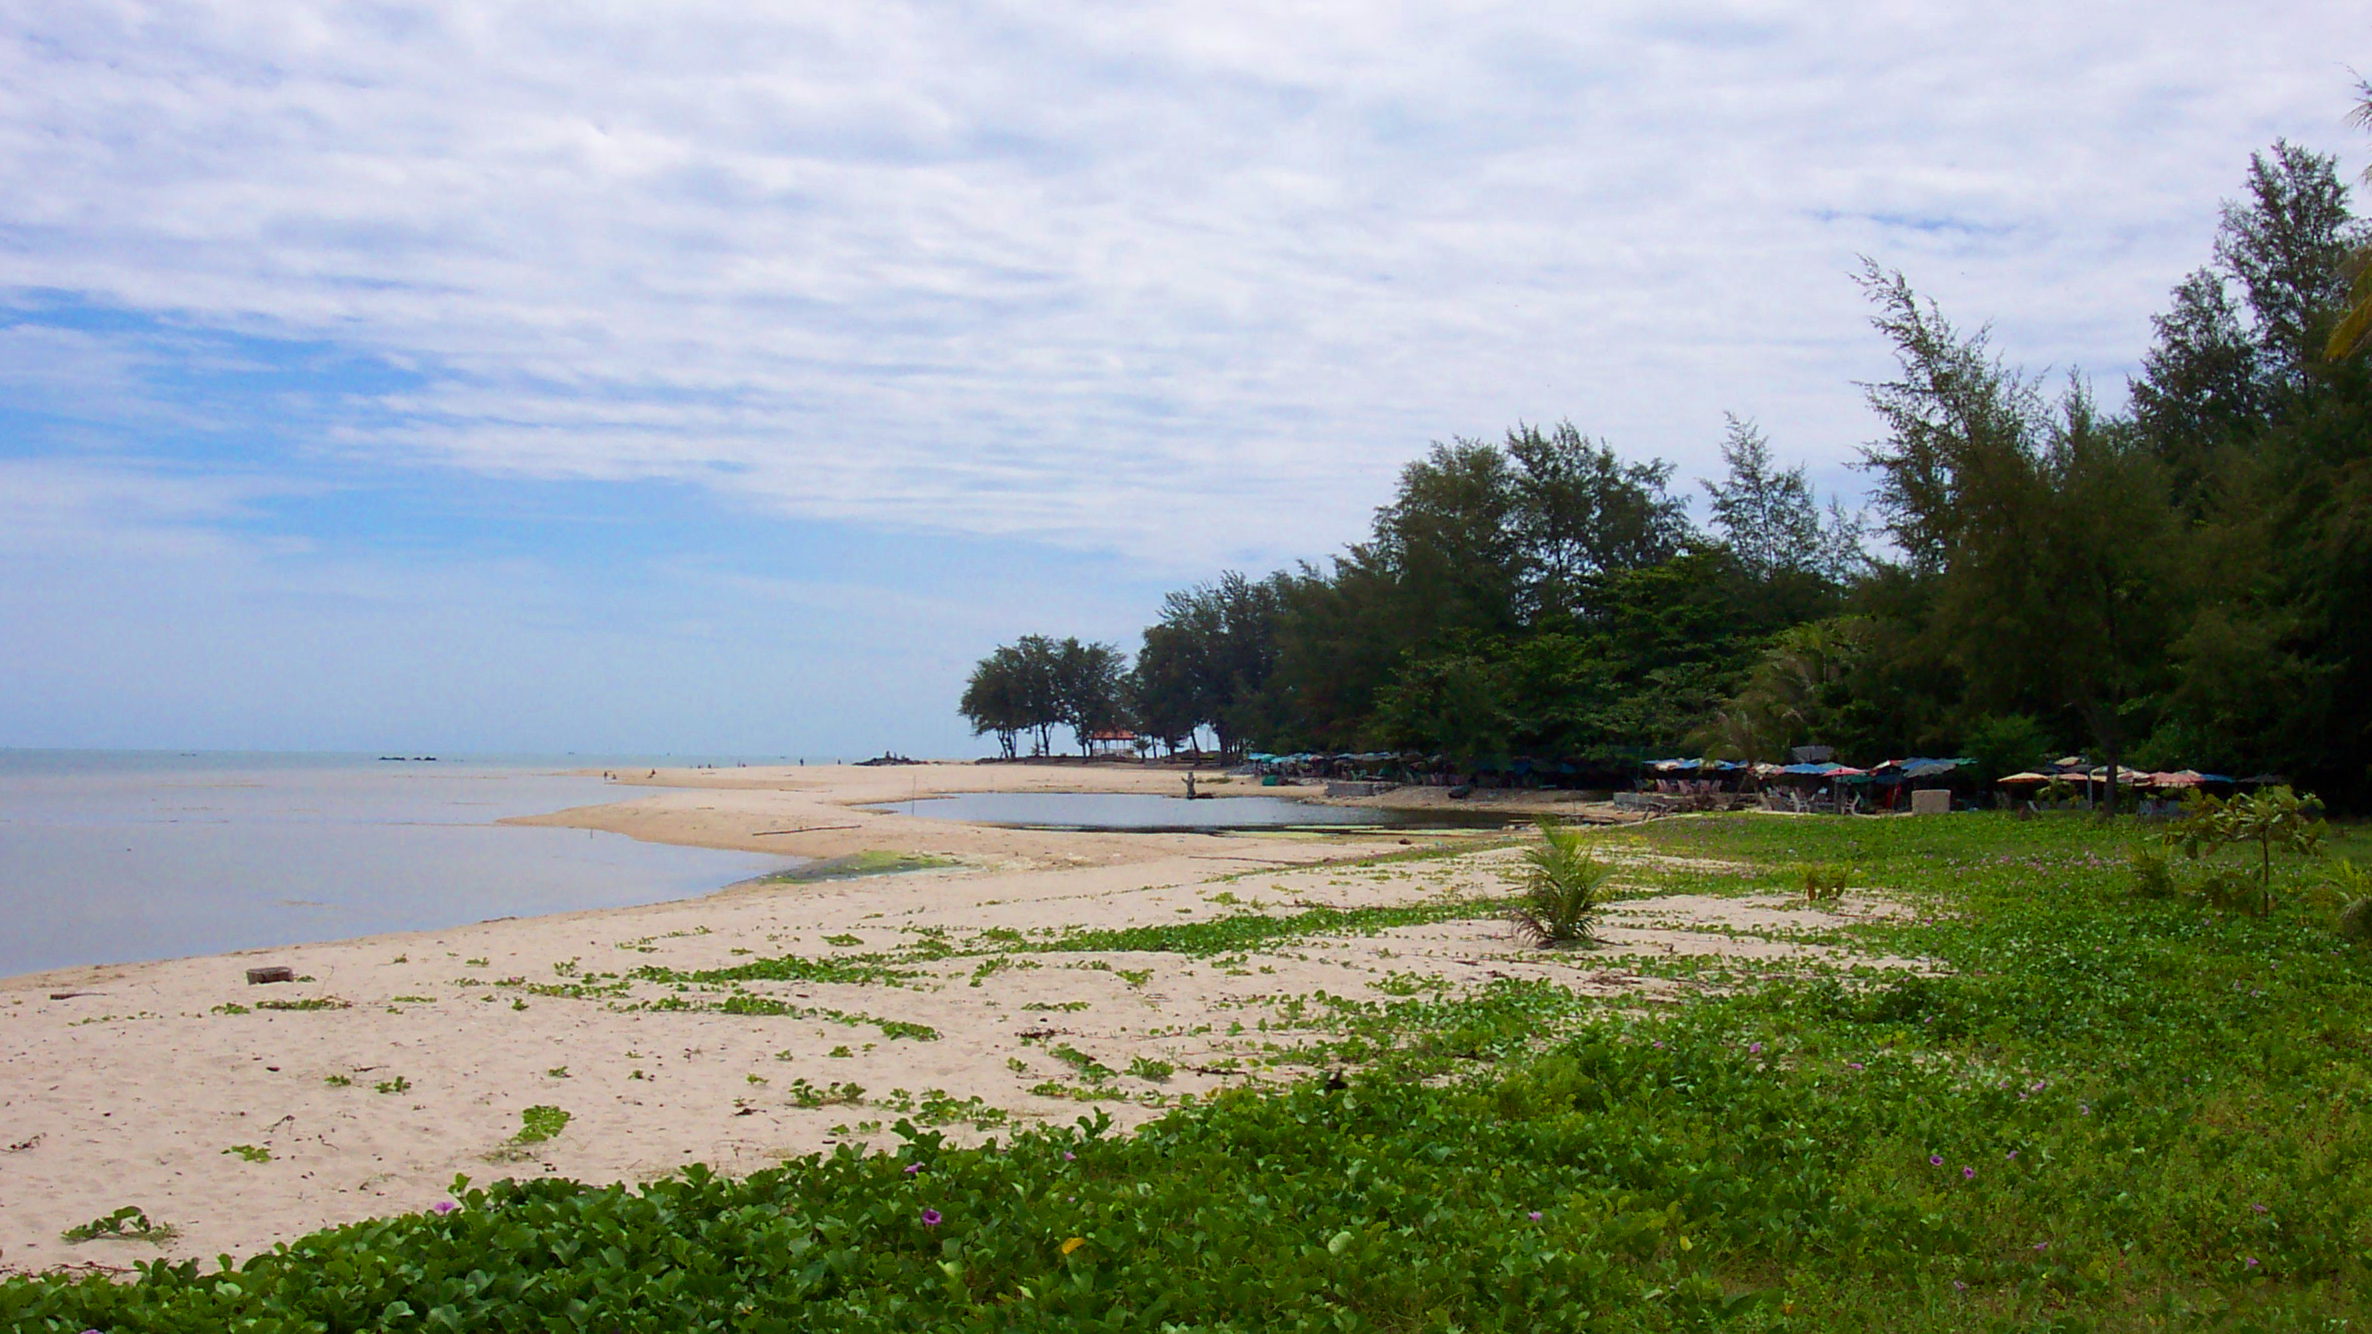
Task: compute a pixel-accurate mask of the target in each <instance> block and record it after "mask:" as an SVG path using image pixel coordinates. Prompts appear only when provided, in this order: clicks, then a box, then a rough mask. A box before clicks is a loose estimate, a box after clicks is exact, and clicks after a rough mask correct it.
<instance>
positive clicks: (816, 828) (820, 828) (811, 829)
mask: <svg viewBox="0 0 2372 1334" xmlns="http://www.w3.org/2000/svg"><path fill="white" fill-rule="evenodd" d="M862 828H864V826H863V825H861V824H818V825H809V826H808V827H807V828H805V829H761V830H759V831H758V832H756V833H754V834H752V835H750V837H751V838H773V837H774V836H775V835H777V834H820V833H823V832H824V831H825V830H827V829H862Z"/></svg>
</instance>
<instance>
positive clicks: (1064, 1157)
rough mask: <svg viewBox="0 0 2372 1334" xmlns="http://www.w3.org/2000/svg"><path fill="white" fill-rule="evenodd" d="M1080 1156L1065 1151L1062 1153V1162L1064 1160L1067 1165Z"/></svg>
mask: <svg viewBox="0 0 2372 1334" xmlns="http://www.w3.org/2000/svg"><path fill="white" fill-rule="evenodd" d="M1078 1156H1079V1155H1078V1154H1075V1153H1073V1152H1071V1151H1070V1150H1069V1149H1065V1150H1063V1151H1062V1160H1063V1161H1064V1162H1066V1163H1067V1162H1070V1161H1071V1160H1073V1159H1075V1158H1077V1157H1078Z"/></svg>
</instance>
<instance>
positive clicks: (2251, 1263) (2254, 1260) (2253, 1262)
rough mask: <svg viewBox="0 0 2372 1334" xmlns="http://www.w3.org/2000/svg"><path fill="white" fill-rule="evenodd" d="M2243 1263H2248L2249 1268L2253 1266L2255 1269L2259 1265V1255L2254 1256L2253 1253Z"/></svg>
mask: <svg viewBox="0 0 2372 1334" xmlns="http://www.w3.org/2000/svg"><path fill="white" fill-rule="evenodd" d="M2242 1263H2243V1264H2246V1265H2247V1266H2248V1267H2249V1268H2251V1269H2254V1268H2256V1267H2257V1257H2255V1256H2253V1255H2252V1256H2250V1257H2248V1258H2247V1259H2246V1260H2244V1261H2242Z"/></svg>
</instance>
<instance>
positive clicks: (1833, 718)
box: [963, 87, 2372, 800]
mask: <svg viewBox="0 0 2372 1334" xmlns="http://www.w3.org/2000/svg"><path fill="white" fill-rule="evenodd" d="M2359 119H2360V120H2364V121H2365V123H2367V125H2368V126H2372V87H2368V88H2367V89H2366V100H2365V109H2364V110H2363V111H2360V112H2359ZM2368 241H2372V237H2368V234H2367V230H2366V228H2365V227H2364V225H2363V224H2362V223H2360V222H2358V221H2357V220H2356V219H2355V218H2354V217H2353V216H2352V214H2351V212H2350V210H2349V205H2348V191H2347V188H2346V185H2345V183H2344V182H2343V181H2342V179H2341V178H2340V175H2339V173H2338V169H2337V164H2336V161H2335V160H2334V159H2332V158H2330V157H2326V156H2323V155H2320V154H2316V153H2313V152H2311V151H2308V150H2306V149H2303V148H2300V147H2298V146H2296V145H2293V144H2289V143H2286V142H2283V143H2276V144H2275V145H2274V146H2273V147H2272V148H2270V149H2269V150H2267V151H2264V152H2261V153H2258V154H2255V155H2253V156H2252V158H2251V161H2250V163H2249V167H2248V171H2247V174H2246V177H2245V181H2244V189H2243V193H2242V195H2241V197H2240V198H2238V199H2237V200H2235V201H2232V202H2230V203H2228V204H2227V205H2226V206H2225V208H2224V210H2223V214H2222V217H2221V219H2220V221H2219V223H2218V225H2216V227H2215V228H2214V231H2213V235H2212V237H2211V238H2209V244H2208V246H2207V248H2206V249H2207V262H2206V263H2204V264H2203V265H2202V266H2201V267H2200V268H2199V269H2198V270H2197V271H2195V272H2194V273H2192V274H2191V275H2189V276H2188V277H2186V278H2185V279H2184V280H2183V281H2182V282H2181V283H2179V284H2178V285H2176V286H2175V287H2174V288H2173V291H2172V293H2171V295H2170V299H2169V304H2168V307H2167V309H2166V310H2165V311H2164V312H2163V313H2161V314H2159V315H2158V316H2157V317H2156V318H2155V319H2154V321H2153V329H2154V338H2153V341H2152V344H2151V346H2150V347H2149V348H2148V349H2147V351H2146V353H2145V354H2144V355H2143V357H2142V358H2141V367H2142V369H2141V373H2140V375H2139V376H2138V377H2137V378H2135V379H2134V380H2133V381H2132V382H2131V384H2130V385H2129V392H2128V394H2127V395H2126V397H2127V400H2128V405H2127V406H2126V407H2125V408H2124V409H2122V410H2119V411H2113V412H2112V411H2109V410H2107V409H2104V408H2103V407H2102V406H2101V405H2100V404H2099V402H2098V401H2097V399H2096V396H2095V394H2094V392H2093V389H2092V387H2091V385H2090V384H2089V383H2088V382H2087V381H2086V380H2085V379H2084V378H2083V377H2082V376H2080V375H2073V374H2071V375H2065V376H2061V377H2058V378H2056V379H2051V380H2048V381H2046V379H2044V378H2043V377H2040V376H2037V375H2035V374H2032V373H2030V372H2028V371H2026V370H2025V369H2023V368H2021V367H2019V366H2017V365H2016V364H2014V363H2012V362H2011V361H2010V360H2008V359H2007V358H2006V357H2005V356H2004V355H2002V354H2001V353H2000V352H1999V351H1998V350H1997V349H1996V348H1995V347H1994V346H1993V342H1992V339H1991V336H1990V334H1989V332H1988V331H1987V330H1985V329H1984V328H1982V327H1979V328H1976V329H1968V328H1965V327H1962V326H1960V325H1958V324H1955V323H1954V322H1952V321H1951V320H1950V319H1948V318H1947V317H1946V316H1945V314H1944V313H1943V312H1942V311H1941V310H1940V309H1938V307H1937V306H1936V304H1935V303H1934V302H1932V301H1930V300H1927V299H1925V298H1923V297H1921V296H1920V295H1919V294H1918V293H1917V292H1916V291H1915V290H1914V289H1913V288H1912V286H1911V285H1910V283H1909V282H1908V281H1907V280H1906V279H1905V277H1904V276H1903V275H1901V274H1899V273H1896V272H1892V271H1890V270H1887V269H1885V268H1882V267H1880V266H1878V265H1876V264H1874V263H1871V264H1867V265H1866V267H1865V269H1864V270H1863V271H1862V272H1861V273H1860V274H1859V275H1858V279H1859V282H1860V284H1861V286H1862V289H1863V291H1864V292H1865V294H1866V295H1867V297H1868V299H1869V300H1870V302H1871V307H1872V326H1873V328H1874V330H1875V331H1876V333H1877V334H1878V335H1879V337H1881V338H1882V339H1884V340H1885V342H1886V343H1887V345H1888V346H1889V347H1890V349H1891V351H1892V353H1893V356H1894V361H1895V366H1896V369H1895V372H1894V374H1893V375H1892V376H1891V377H1890V378H1888V379H1886V380H1885V381H1883V382H1880V383H1877V384H1872V385H1868V386H1864V389H1865V393H1866V395H1867V398H1868V402H1869V404H1870V406H1871V408H1872V409H1873V411H1874V413H1875V414H1876V416H1877V419H1878V421H1879V422H1880V423H1881V426H1882V428H1883V433H1882V435H1881V437H1880V438H1879V439H1877V440H1875V441H1873V442H1871V443H1869V444H1868V445H1866V446H1865V447H1864V448H1863V450H1862V451H1861V457H1860V459H1859V461H1858V466H1859V467H1860V468H1861V469H1863V470H1864V471H1865V472H1866V473H1867V475H1868V476H1869V478H1870V483H1871V485H1870V497H1869V504H1870V513H1869V514H1868V515H1867V516H1864V515H1863V514H1861V513H1857V512H1853V511H1849V510H1848V509H1846V508H1845V507H1844V506H1842V505H1841V504H1839V503H1838V502H1837V501H1835V500H1834V499H1829V500H1827V501H1825V502H1824V501H1823V500H1822V498H1820V497H1818V496H1816V495H1815V494H1814V490H1813V488H1812V486H1811V485H1810V484H1809V482H1808V480H1807V478H1806V475H1805V472H1804V470H1803V468H1801V467H1800V466H1798V467H1783V466H1781V465H1780V463H1779V462H1777V461H1776V459H1775V457H1774V452H1773V448H1772V445H1771V442H1770V440H1769V439H1768V438H1767V437H1766V435H1765V434H1764V432H1763V431H1762V430H1761V428H1760V427H1758V426H1757V425H1756V424H1755V423H1754V422H1752V421H1748V420H1743V419H1739V418H1732V419H1730V422H1729V427H1728V435H1727V439H1726V440H1725V441H1724V442H1723V444H1722V450H1721V453H1722V458H1723V461H1724V465H1725V475H1724V476H1723V477H1722V478H1720V479H1719V480H1714V481H1707V482H1703V483H1700V484H1699V485H1700V486H1701V487H1702V490H1703V492H1704V498H1705V501H1706V507H1705V508H1706V512H1707V514H1708V522H1707V524H1706V526H1704V527H1701V528H1700V527H1698V526H1696V525H1695V524H1694V523H1692V521H1691V519H1690V514H1689V506H1688V504H1687V497H1686V496H1685V494H1684V493H1683V492H1681V491H1679V490H1678V489H1676V488H1675V486H1674V484H1673V475H1674V469H1673V467H1672V465H1670V464H1668V463H1665V462H1662V461H1660V460H1653V459H1650V460H1646V461H1634V460H1628V459H1625V458H1623V457H1621V456H1620V455H1618V454H1617V453H1616V452H1615V451H1614V449H1613V448H1612V447H1611V446H1609V445H1608V444H1607V443H1605V442H1604V441H1601V440H1596V439H1593V438H1591V437H1589V436H1587V435H1585V434H1584V433H1583V432H1582V431H1581V430H1580V429H1579V428H1577V427H1576V426H1574V425H1573V424H1572V423H1570V422H1559V423H1556V424H1553V425H1545V426H1535V425H1529V424H1519V425H1517V426H1516V427H1514V428H1513V429H1511V430H1509V431H1507V432H1505V434H1504V435H1503V436H1502V437H1501V438H1499V439H1496V440H1489V441H1484V440H1469V439H1455V440H1452V441H1450V442H1448V443H1445V444H1436V445H1435V446H1433V447H1432V449H1431V450H1430V451H1429V452H1428V453H1427V454H1426V455H1425V456H1424V457H1422V458H1420V459H1418V460H1417V461H1415V462H1413V463H1411V464H1409V465H1408V466H1407V467H1406V468H1405V469H1404V470H1403V471H1402V473H1401V475H1400V478H1399V484H1398V487H1397V490H1396V493H1395V495H1394V497H1393V499H1392V501H1391V503H1390V504H1388V505H1385V506H1384V507H1383V508H1381V509H1380V510H1378V511H1377V512H1376V515H1375V518H1374V522H1373V525H1372V527H1371V530H1370V532H1369V534H1368V535H1367V537H1366V538H1365V539H1363V540H1361V541H1359V542H1355V543H1353V544H1351V545H1350V546H1349V547H1348V548H1346V549H1345V550H1344V551H1342V552H1341V553H1340V554H1338V555H1336V556H1334V557H1333V558H1331V559H1330V560H1328V561H1326V562H1325V563H1323V564H1313V563H1304V564H1301V565H1299V566H1297V567H1295V568H1293V569H1290V570H1284V571H1279V572H1276V573H1273V574H1270V575H1268V576H1266V577H1264V578H1257V579H1256V578H1252V577H1250V576H1247V575H1244V574H1240V573H1228V574H1224V575H1222V576H1220V577H1219V578H1218V579H1217V580H1215V581H1212V582H1209V583H1205V584H1200V585H1197V586H1195V587H1192V588H1188V589H1184V590H1180V591H1178V592H1175V593H1172V594H1170V595H1169V597H1168V598H1167V599H1166V600H1165V601H1164V603H1163V606H1162V608H1161V612H1160V615H1159V616H1158V618H1157V619H1156V621H1155V623H1154V624H1152V625H1150V626H1148V627H1147V628H1146V629H1145V631H1144V635H1143V641H1142V644H1141V645H1140V647H1139V648H1138V651H1137V653H1136V656H1135V663H1134V665H1133V667H1130V666H1129V665H1128V664H1127V663H1126V662H1125V660H1124V658H1123V657H1122V655H1121V654H1120V653H1119V652H1118V651H1117V650H1116V649H1114V648H1113V646H1110V645H1080V644H1077V643H1076V641H1063V642H1062V643H1061V644H1056V643H1053V642H1052V641H1046V640H1023V641H1022V642H1021V644H1020V645H1018V646H1014V647H1012V648H1001V649H999V650H997V652H996V653H995V654H992V655H991V656H990V657H989V658H988V659H987V660H984V661H983V662H982V663H981V665H980V667H979V669H977V670H976V671H975V673H974V676H973V680H972V685H971V688H970V689H968V690H967V692H966V695H965V700H964V706H963V712H964V713H965V715H966V716H967V717H969V718H970V719H971V720H972V721H973V723H974V726H975V727H976V729H978V730H979V731H981V732H983V733H986V732H994V733H996V734H997V735H998V736H999V738H1000V740H1001V742H1002V743H1003V745H1004V747H1005V750H1006V753H1007V754H1013V753H1015V750H1016V745H1017V742H1018V739H1019V738H1021V737H1024V736H1026V737H1028V738H1030V739H1031V742H1032V744H1033V746H1035V747H1036V749H1038V750H1039V751H1041V752H1043V751H1044V750H1045V749H1046V748H1047V745H1048V744H1049V741H1050V738H1051V736H1052V730H1053V728H1054V727H1056V726H1061V725H1068V726H1071V727H1072V728H1073V729H1074V731H1076V732H1078V734H1079V736H1080V738H1081V742H1082V747H1083V748H1084V738H1085V735H1086V731H1087V730H1092V729H1093V728H1094V727H1100V726H1105V725H1119V724H1120V723H1121V722H1123V721H1125V722H1126V723H1127V724H1129V725H1133V726H1134V727H1135V728H1136V729H1137V730H1138V731H1140V732H1142V733H1144V734H1146V735H1148V736H1150V737H1152V738H1155V739H1157V740H1159V741H1162V742H1166V743H1168V744H1171V745H1173V746H1174V745H1177V744H1181V743H1183V742H1185V741H1186V740H1187V739H1188V738H1192V737H1195V736H1198V735H1199V734H1200V733H1202V732H1205V731H1207V732H1209V733H1210V734H1211V735H1212V737H1213V738H1214V741H1215V744H1217V745H1218V746H1219V747H1220V748H1222V749H1224V750H1228V751H1240V750H1243V749H1248V748H1249V749H1268V750H1280V751H1283V750H1301V749H1314V750H1328V751H1340V750H1367V749H1392V750H1415V751H1422V752H1425V753H1429V754H1440V755H1444V756H1447V757H1450V758H1451V759H1453V760H1454V761H1456V762H1458V763H1460V764H1462V765H1466V766H1472V767H1492V766H1496V765H1503V764H1505V763H1506V762H1507V760H1508V759H1509V758H1510V757H1517V756H1528V757H1534V758H1535V759H1542V760H1559V761H1565V762H1571V763H1578V764H1580V765H1582V766H1583V767H1588V766H1590V765H1605V766H1612V765H1616V764H1619V763H1621V762H1623V761H1624V760H1626V759H1636V758H1638V757H1640V756H1642V755H1644V754H1646V753H1649V752H1660V753H1674V752H1686V753H1691V754H1698V753H1702V754H1711V755H1717V756H1722V757H1731V758H1742V759H1777V758H1783V757H1784V754H1785V752H1786V751H1787V750H1788V749H1789V748H1790V747H1792V746H1797V745H1803V744H1808V743H1822V744H1828V745H1833V746H1835V747H1837V748H1838V750H1839V751H1840V752H1841V753H1845V754H1850V755H1856V756H1861V757H1877V756H1880V755H1903V754H1918V753H1954V754H1967V755H1972V756H1974V757H1976V758H1978V759H1980V760H1981V761H1982V762H1983V763H1984V764H1985V765H1986V766H1987V767H1989V768H1991V769H1993V770H1995V771H1996V772H2006V771H2008V770H2009V769H2010V768H2013V767H2026V766H2028V765H2032V764H2035V763H2039V762H2041V761H2042V760H2044V759H2045V758H2046V757H2048V756H2050V755H2053V754H2057V753H2061V752H2064V751H2069V750H2084V751H2088V752H2090V753H2092V754H2093V756H2094V757H2095V758H2096V759H2098V760H2101V761H2102V762H2106V763H2111V764H2114V763H2125V764H2131V765H2136V766H2139V767H2144V768H2174V767H2199V768H2208V769H2215V770H2220V771H2223V772H2230V773H2235V774H2255V773H2259V772H2274V773H2280V774H2283V775H2285V776H2288V777H2291V778H2294V779H2296V780H2297V781H2300V782H2303V783H2309V784H2312V785H2314V786H2316V787H2318V788H2319V789H2322V790H2324V791H2326V792H2329V793H2333V794H2349V795H2350V796H2352V797H2353V798H2354V799H2356V800H2361V799H2362V798H2364V797H2365V796H2372V781H2368V780H2372V773H2368V771H2367V765H2366V757H2367V753H2368V743H2372V375H2368V372H2367V361H2368V360H2372V357H2368V356H2367V347H2366V345H2367V343H2372V262H2368V256H2372V244H2368ZM1032 645H1035V647H1031V646H1032ZM1066 653H1067V654H1070V655H1072V657H1073V658H1083V656H1084V655H1093V656H1094V658H1095V661H1096V662H1097V663H1098V664H1099V666H1098V669H1097V671H1096V672H1095V673H1092V674H1090V675H1092V677H1093V683H1092V685H1082V684H1076V683H1077V682H1081V681H1085V680H1087V677H1086V676H1081V675H1079V674H1078V672H1077V671H1076V670H1074V673H1073V675H1072V676H1071V677H1064V676H1063V675H1062V673H1061V671H1060V670H1058V669H1057V668H1055V667H1053V666H1051V665H1050V664H1054V663H1058V662H1061V661H1064V660H1066V659H1065V656H1064V655H1065V654H1066ZM1030 663H1037V664H1039V665H1037V666H1029V665H1028V664H1030ZM1033 673H1034V675H1033ZM1065 680H1069V681H1072V682H1074V684H1073V685H1070V686H1065V685H1062V684H1059V682H1062V681H1065ZM1032 681H1041V682H1042V683H1041V684H1037V685H1026V684H1025V685H1015V684H1011V683H1015V682H1032ZM1016 701H1027V703H1018V702H1016Z"/></svg>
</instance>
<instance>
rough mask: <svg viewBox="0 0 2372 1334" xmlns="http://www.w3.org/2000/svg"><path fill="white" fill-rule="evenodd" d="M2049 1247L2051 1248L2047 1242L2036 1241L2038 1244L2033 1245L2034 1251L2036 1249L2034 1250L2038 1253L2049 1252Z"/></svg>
mask: <svg viewBox="0 0 2372 1334" xmlns="http://www.w3.org/2000/svg"><path fill="white" fill-rule="evenodd" d="M2050 1247H2051V1243H2049V1242H2047V1241H2038V1242H2036V1243H2034V1249H2036V1250H2038V1251H2043V1250H2049V1249H2050Z"/></svg>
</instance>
